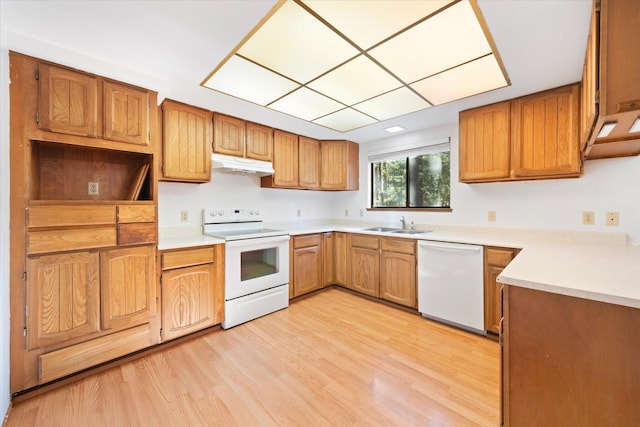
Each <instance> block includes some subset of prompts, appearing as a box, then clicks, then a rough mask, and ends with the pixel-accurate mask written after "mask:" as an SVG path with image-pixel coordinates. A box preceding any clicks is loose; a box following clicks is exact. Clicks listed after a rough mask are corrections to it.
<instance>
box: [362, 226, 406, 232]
mask: <svg viewBox="0 0 640 427" xmlns="http://www.w3.org/2000/svg"><path fill="white" fill-rule="evenodd" d="M362 231H378V232H380V233H395V232H398V231H402V230H401V229H399V228H394V227H371V228H363V229H362Z"/></svg>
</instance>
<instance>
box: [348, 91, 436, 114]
mask: <svg viewBox="0 0 640 427" xmlns="http://www.w3.org/2000/svg"><path fill="white" fill-rule="evenodd" d="M430 106H431V105H430V104H429V103H428V102H426V101H425V100H424V99H422V98H420V97H419V96H418V95H416V94H415V93H414V92H413V91H411V90H410V89H407V88H406V87H401V88H399V89H396V90H394V91H391V92H388V93H385V94H383V95H380V96H377V97H375V98H373V99H369V100H367V101H364V102H361V103H360V104H356V105H353V108H354V109H356V110H358V111H361V112H363V113H365V114H367V115H369V116H372V117H375V118H376V119H378V120H380V121H382V120H387V119H391V118H393V117H398V116H401V115H403V114H409V113H413V112H414V111H418V110H424V109H425V108H429V107H430Z"/></svg>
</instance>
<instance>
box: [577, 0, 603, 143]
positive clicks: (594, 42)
mask: <svg viewBox="0 0 640 427" xmlns="http://www.w3.org/2000/svg"><path fill="white" fill-rule="evenodd" d="M599 20H600V12H596V11H595V10H593V11H592V13H591V21H590V23H589V38H588V39H587V51H586V54H585V60H584V66H583V69H582V90H581V93H580V132H581V134H580V152H581V153H582V152H583V150H584V149H585V148H586V145H587V142H588V141H589V138H591V132H592V131H593V128H594V126H595V122H596V119H597V117H598V101H597V98H596V92H597V91H598V39H599V35H598V33H597V32H598V29H599V25H598V21H599Z"/></svg>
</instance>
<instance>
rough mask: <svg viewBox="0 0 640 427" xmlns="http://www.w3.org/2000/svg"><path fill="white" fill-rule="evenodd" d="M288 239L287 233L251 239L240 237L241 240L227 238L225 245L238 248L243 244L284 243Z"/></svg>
mask: <svg viewBox="0 0 640 427" xmlns="http://www.w3.org/2000/svg"><path fill="white" fill-rule="evenodd" d="M289 239H290V237H289V235H288V234H287V235H284V236H272V237H256V238H252V239H242V240H227V242H226V243H225V245H226V246H227V247H228V248H240V247H243V246H256V245H260V246H263V245H271V244H274V243H284V242H288V241H289Z"/></svg>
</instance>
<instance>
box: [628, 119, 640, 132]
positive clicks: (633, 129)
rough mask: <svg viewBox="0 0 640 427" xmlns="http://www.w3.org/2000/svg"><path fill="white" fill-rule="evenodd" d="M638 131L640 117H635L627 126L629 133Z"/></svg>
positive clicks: (639, 129)
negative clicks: (629, 125) (628, 126)
mask: <svg viewBox="0 0 640 427" xmlns="http://www.w3.org/2000/svg"><path fill="white" fill-rule="evenodd" d="M635 132H640V119H636V120H635V121H634V122H633V124H632V125H631V127H630V128H629V133H635Z"/></svg>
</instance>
